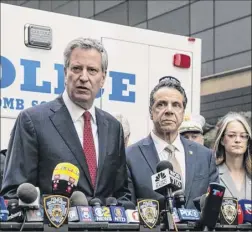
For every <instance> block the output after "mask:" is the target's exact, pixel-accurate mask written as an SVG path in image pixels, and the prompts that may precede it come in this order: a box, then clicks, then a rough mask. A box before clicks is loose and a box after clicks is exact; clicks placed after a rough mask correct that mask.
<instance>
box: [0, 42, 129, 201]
mask: <svg viewBox="0 0 252 232" xmlns="http://www.w3.org/2000/svg"><path fill="white" fill-rule="evenodd" d="M64 66H65V69H64V70H65V87H66V88H65V91H64V93H63V94H62V96H59V97H58V98H56V99H55V100H53V101H51V102H48V103H45V104H42V105H38V106H35V107H32V108H29V109H26V110H24V111H22V112H21V113H20V114H19V116H18V118H17V120H16V123H15V126H14V128H13V130H12V133H11V138H10V142H9V146H8V151H7V156H6V166H5V172H4V176H3V185H2V192H1V194H4V195H5V197H6V198H11V197H16V190H17V187H18V186H19V185H20V184H22V183H24V182H28V183H32V184H34V185H35V186H38V187H39V188H40V191H41V194H51V193H52V184H51V182H52V173H53V170H54V168H55V166H56V165H57V164H58V163H61V162H69V163H72V164H73V165H75V166H77V167H78V168H79V170H80V178H79V182H78V186H77V188H78V190H80V191H82V192H83V193H85V195H86V196H87V197H109V196H114V197H116V198H120V197H122V196H127V192H128V188H127V168H126V157H125V146H124V136H123V129H122V126H121V124H120V123H119V122H118V121H117V120H116V119H115V118H114V117H113V116H111V115H110V114H108V113H107V112H105V111H103V110H101V109H98V108H96V107H95V106H94V105H93V102H94V99H95V97H96V95H97V93H98V92H99V90H100V88H102V87H103V84H104V81H105V76H106V72H107V66H108V57H107V52H106V50H105V48H104V47H103V46H102V44H101V43H100V42H99V41H96V40H93V39H86V38H78V39H75V40H73V41H71V42H70V43H69V44H68V45H67V47H66V49H65V51H64Z"/></svg>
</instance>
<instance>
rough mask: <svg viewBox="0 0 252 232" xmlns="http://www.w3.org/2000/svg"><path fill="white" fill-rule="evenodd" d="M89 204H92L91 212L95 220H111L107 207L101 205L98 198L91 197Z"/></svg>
mask: <svg viewBox="0 0 252 232" xmlns="http://www.w3.org/2000/svg"><path fill="white" fill-rule="evenodd" d="M89 204H90V205H91V206H93V213H94V217H95V221H96V222H112V216H111V213H110V209H109V207H106V206H102V202H101V200H100V199H99V198H93V199H91V200H90V201H89Z"/></svg>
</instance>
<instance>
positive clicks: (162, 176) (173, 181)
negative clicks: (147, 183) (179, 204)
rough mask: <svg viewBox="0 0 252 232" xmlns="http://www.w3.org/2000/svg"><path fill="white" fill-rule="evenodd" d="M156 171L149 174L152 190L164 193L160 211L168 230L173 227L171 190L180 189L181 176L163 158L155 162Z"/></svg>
mask: <svg viewBox="0 0 252 232" xmlns="http://www.w3.org/2000/svg"><path fill="white" fill-rule="evenodd" d="M156 170H157V173H156V174H154V175H152V176H151V180H152V187H153V190H155V191H157V192H158V193H160V194H162V195H164V197H165V211H164V212H161V215H162V218H163V219H164V222H165V223H164V224H165V225H166V227H167V228H168V230H173V229H174V228H175V226H174V221H173V197H172V192H173V191H176V190H179V189H182V181H181V176H180V175H179V174H178V173H176V172H174V171H173V166H172V164H171V163H170V162H169V161H166V160H163V161H160V162H159V163H158V164H157V167H156Z"/></svg>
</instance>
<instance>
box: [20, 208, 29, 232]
mask: <svg viewBox="0 0 252 232" xmlns="http://www.w3.org/2000/svg"><path fill="white" fill-rule="evenodd" d="M26 219H27V214H26V209H25V210H24V220H23V222H22V225H21V228H20V230H19V231H23V229H24V225H25V221H26Z"/></svg>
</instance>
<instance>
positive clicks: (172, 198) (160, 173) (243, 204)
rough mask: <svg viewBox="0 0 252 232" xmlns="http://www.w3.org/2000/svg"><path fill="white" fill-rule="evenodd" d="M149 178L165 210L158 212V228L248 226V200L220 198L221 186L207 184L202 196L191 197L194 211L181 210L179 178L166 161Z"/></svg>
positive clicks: (251, 220) (251, 218) (250, 211)
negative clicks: (185, 224)
mask: <svg viewBox="0 0 252 232" xmlns="http://www.w3.org/2000/svg"><path fill="white" fill-rule="evenodd" d="M156 170H157V173H156V174H154V175H152V177H151V179H152V186H153V190H155V191H156V192H158V193H160V194H162V195H163V196H164V199H165V209H164V210H162V211H161V212H160V220H159V223H160V226H161V225H162V228H163V229H168V230H177V228H176V225H177V224H182V223H190V225H194V226H195V228H197V227H198V228H201V229H202V230H204V231H211V230H214V229H215V227H216V225H217V224H219V225H221V226H222V225H229V226H230V225H234V226H235V225H239V224H246V223H247V224H252V209H251V205H252V201H251V200H248V199H244V200H239V201H238V200H237V199H236V198H231V197H224V193H225V187H224V186H223V185H221V184H219V183H210V184H209V187H208V191H207V193H206V194H204V195H202V196H200V197H198V198H195V199H194V201H193V202H194V205H195V208H196V209H187V208H185V204H186V198H185V195H184V193H183V191H182V179H181V176H180V175H179V174H178V173H176V172H175V171H174V170H173V166H172V164H171V163H170V162H169V161H161V162H159V163H158V164H157V167H156Z"/></svg>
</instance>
